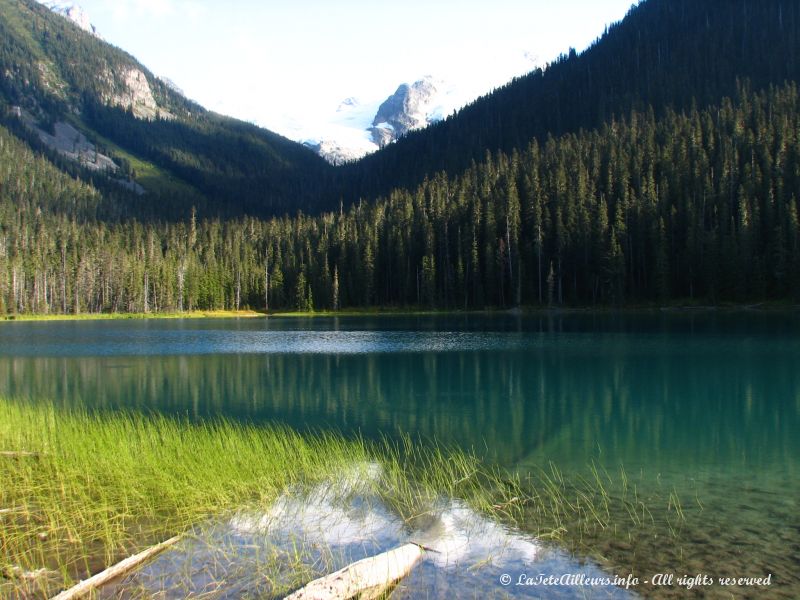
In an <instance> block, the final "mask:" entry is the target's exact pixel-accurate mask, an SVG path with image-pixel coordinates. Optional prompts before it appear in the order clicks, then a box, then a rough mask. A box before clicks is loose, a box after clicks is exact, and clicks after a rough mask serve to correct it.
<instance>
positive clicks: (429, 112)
mask: <svg viewBox="0 0 800 600" xmlns="http://www.w3.org/2000/svg"><path fill="white" fill-rule="evenodd" d="M470 99H471V98H464V95H463V94H459V93H458V92H457V90H456V89H455V87H453V86H449V85H447V84H446V83H445V82H444V81H441V80H437V79H434V78H433V77H429V76H428V77H424V78H422V79H420V80H418V81H415V82H413V83H410V84H409V83H403V84H401V85H400V86H399V87H398V88H397V90H396V91H395V92H394V94H392V95H390V96H389V97H387V98H386V99H384V100H383V101H381V100H372V101H368V102H362V101H361V100H359V99H358V98H353V97H350V98H345V99H344V100H342V101H341V102H340V103H339V105H338V106H337V107H336V109H335V110H333V111H330V112H328V113H327V114H323V115H321V116H320V118H319V119H318V123H317V124H316V125H311V124H306V125H305V126H303V127H302V128H299V129H300V130H301V131H302V133H301V131H300V130H298V131H292V132H291V133H289V136H290V137H293V138H294V139H300V140H302V141H303V143H304V144H305V145H306V146H308V147H309V148H312V149H313V150H314V151H316V152H317V153H319V154H320V155H321V156H322V157H323V158H325V159H327V160H328V161H329V162H331V163H334V164H339V163H342V162H346V161H350V160H356V159H358V158H361V157H362V156H364V155H366V154H369V153H370V152H375V151H376V150H378V149H379V148H381V147H383V146H385V145H386V144H390V143H392V142H394V141H395V140H397V139H398V138H399V137H401V136H403V135H405V134H406V133H408V132H409V131H413V130H415V129H421V128H423V127H426V126H428V125H430V124H431V123H434V122H436V121H440V120H442V119H444V118H446V117H447V116H449V115H450V114H451V113H452V112H453V111H455V110H456V109H457V108H459V107H461V106H463V105H464V104H466V103H467V102H468V101H469V100H470Z"/></svg>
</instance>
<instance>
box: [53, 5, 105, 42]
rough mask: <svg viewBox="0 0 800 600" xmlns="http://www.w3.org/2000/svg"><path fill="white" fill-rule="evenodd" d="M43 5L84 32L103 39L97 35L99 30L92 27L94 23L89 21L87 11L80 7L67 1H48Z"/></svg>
mask: <svg viewBox="0 0 800 600" xmlns="http://www.w3.org/2000/svg"><path fill="white" fill-rule="evenodd" d="M42 4H44V5H45V6H46V7H47V8H49V9H50V10H52V11H53V12H54V13H58V14H59V15H61V16H62V17H65V18H67V19H69V20H70V21H72V22H73V23H75V24H76V25H77V26H78V27H80V28H81V29H83V30H84V31H87V32H89V33H91V34H92V35H94V36H96V37H98V38H100V39H103V38H102V36H101V35H100V34H99V33H97V28H96V27H95V26H94V25H92V22H91V21H90V20H89V15H87V14H86V11H85V10H83V8H82V7H81V6H80V5H78V4H75V3H74V2H68V1H65V0H46V1H44V2H42Z"/></svg>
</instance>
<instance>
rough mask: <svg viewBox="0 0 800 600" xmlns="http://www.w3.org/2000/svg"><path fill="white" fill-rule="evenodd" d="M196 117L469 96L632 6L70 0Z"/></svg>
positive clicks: (590, 34)
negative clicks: (402, 89)
mask: <svg viewBox="0 0 800 600" xmlns="http://www.w3.org/2000/svg"><path fill="white" fill-rule="evenodd" d="M78 2H79V3H80V4H81V6H82V7H83V8H84V9H85V11H86V12H87V13H88V15H89V17H90V19H91V21H92V23H93V24H94V25H95V26H96V27H97V29H98V31H99V32H100V33H101V35H103V37H104V38H105V39H106V40H107V41H109V42H111V43H113V44H115V45H117V46H119V47H121V48H123V49H125V50H127V51H128V52H130V53H131V54H133V55H134V56H136V57H137V58H138V59H139V60H140V61H141V62H142V63H144V64H145V65H147V67H148V68H150V69H151V70H152V71H153V72H155V73H156V74H158V75H162V76H166V77H169V78H170V79H172V80H173V81H174V82H175V83H176V84H178V85H179V86H180V87H181V88H182V89H183V90H184V91H185V92H186V95H187V96H189V97H190V98H192V99H194V100H197V101H198V102H200V103H201V104H203V105H204V106H206V107H207V108H210V109H213V110H217V111H219V112H222V113H225V114H230V115H232V116H236V117H238V118H242V119H246V120H249V121H253V122H257V123H259V124H261V125H263V126H266V127H269V128H271V129H275V130H277V131H281V132H287V131H288V128H291V126H292V123H294V124H295V125H296V124H297V123H302V122H304V121H309V122H312V121H314V119H316V118H317V117H318V115H319V114H321V113H324V112H325V111H329V110H331V107H334V108H335V106H336V105H338V103H339V102H340V101H341V100H343V99H344V98H347V97H351V96H354V97H357V98H359V99H362V100H367V101H369V100H374V99H378V98H380V99H383V98H386V97H387V96H388V95H389V94H391V93H392V92H393V91H394V90H395V89H396V88H397V86H398V85H399V84H400V83H403V82H413V81H415V80H417V79H420V78H421V77H423V76H425V75H432V76H434V77H436V78H439V79H443V80H445V81H447V82H448V83H450V84H452V85H454V86H455V87H457V88H458V89H459V93H460V94H462V95H463V96H464V98H465V100H467V99H471V97H475V96H477V95H479V94H481V93H485V92H488V91H489V90H491V89H492V88H493V87H496V86H498V85H501V84H502V83H504V82H506V81H508V80H509V79H510V78H511V77H513V76H515V75H519V74H522V73H524V72H527V71H528V70H530V69H531V68H532V67H533V66H535V64H544V63H546V62H548V61H550V60H552V59H553V58H555V57H556V56H557V55H558V54H559V53H560V52H564V51H566V50H567V49H568V48H569V47H575V48H577V49H578V50H581V49H583V48H585V47H586V46H587V45H588V44H589V43H591V42H592V41H593V40H594V39H595V38H596V37H597V36H598V35H600V34H601V33H602V31H603V28H604V27H605V25H606V24H608V23H611V22H613V21H617V20H619V19H621V18H622V17H623V16H624V15H625V13H626V12H627V11H628V9H629V8H630V6H631V0H602V1H601V0H597V1H591V0H572V1H569V0H547V1H541V0H527V1H524V0H493V1H492V2H486V1H483V2H478V1H474V0H458V1H451V0H443V1H436V0H405V1H404V2H383V1H380V0H372V1H368V0H336V1H330V0H327V1H323V0H294V1H292V0H285V1H281V2H277V1H272V0H267V1H257V0H230V1H227V2H222V1H214V0H78Z"/></svg>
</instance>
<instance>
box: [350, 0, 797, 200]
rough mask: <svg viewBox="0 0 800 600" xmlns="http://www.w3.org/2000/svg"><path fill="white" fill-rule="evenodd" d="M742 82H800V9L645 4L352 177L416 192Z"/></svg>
mask: <svg viewBox="0 0 800 600" xmlns="http://www.w3.org/2000/svg"><path fill="white" fill-rule="evenodd" d="M744 79H747V80H749V81H750V82H751V84H752V86H753V89H754V90H759V89H764V88H766V87H767V86H768V85H770V84H772V83H775V84H782V83H783V82H784V81H786V80H790V81H798V80H800V2H797V0H768V1H765V2H756V1H753V0H739V1H736V2H734V1H728V0H723V1H718V0H647V1H646V2H642V3H640V4H638V5H636V6H633V7H632V8H631V10H630V11H629V13H628V15H627V16H626V17H625V19H624V20H623V21H621V22H619V23H617V24H614V25H612V26H611V27H609V28H608V29H607V31H606V32H605V33H604V34H603V35H602V36H601V37H600V38H599V39H598V40H597V41H596V42H595V43H594V44H593V45H592V46H591V47H590V48H589V49H587V50H586V51H584V52H582V53H581V54H576V53H575V51H574V50H570V51H569V52H568V53H566V54H563V55H562V56H561V57H559V58H558V59H557V60H556V61H555V62H553V63H552V64H550V65H548V66H547V68H545V69H537V70H535V71H533V72H531V73H529V74H527V75H525V76H523V77H520V78H517V79H516V80H514V81H512V82H511V83H509V84H507V85H505V86H503V87H501V88H499V89H497V90H494V91H493V92H492V93H491V94H488V95H487V96H484V97H483V98H480V99H478V100H476V101H475V102H474V103H472V104H471V105H469V106H467V107H465V108H463V109H461V110H459V111H458V113H457V114H456V115H454V116H452V117H451V118H449V119H447V120H445V121H443V122H440V123H438V124H436V125H433V126H431V127H428V128H426V129H424V130H422V131H416V132H411V133H410V134H408V135H407V136H406V137H405V138H404V139H402V140H400V141H398V142H397V143H396V144H392V145H390V146H388V147H386V148H385V149H384V150H383V151H382V152H379V153H376V154H374V155H371V156H368V157H366V158H365V159H363V160H361V161H359V162H357V163H354V164H352V165H349V166H347V167H346V169H347V171H348V176H349V177H351V178H352V179H353V180H354V181H353V184H356V183H357V184H358V186H359V187H358V193H359V194H360V195H362V196H365V197H368V196H374V195H376V194H382V193H386V192H388V190H389V189H390V188H392V187H414V186H416V185H418V184H419V183H421V182H422V180H423V179H424V178H425V176H429V175H430V174H431V173H435V172H437V171H446V172H448V173H452V174H456V173H460V172H461V171H463V170H464V169H466V168H467V167H468V166H469V164H470V161H473V160H475V161H480V160H483V157H484V153H485V152H486V151H487V150H489V151H491V152H496V151H497V150H502V151H503V152H505V153H511V151H512V150H513V149H514V148H517V149H522V148H525V147H526V146H527V144H528V143H529V142H530V140H531V139H534V138H536V139H537V140H538V141H539V143H544V142H545V141H546V140H547V136H548V135H556V136H557V135H561V134H564V133H570V132H571V133H578V132H579V131H580V130H581V129H584V130H591V129H595V128H598V127H601V126H602V125H603V124H605V123H607V122H610V121H611V120H613V119H620V118H625V117H626V116H627V115H628V114H630V112H631V111H632V110H635V111H638V112H647V111H648V110H649V109H650V108H651V107H652V109H653V110H654V111H655V115H656V117H661V116H663V115H665V114H666V112H667V111H668V110H669V109H672V110H675V111H683V110H689V109H691V107H692V106H693V105H695V106H697V107H698V108H702V107H705V106H709V105H712V104H719V102H720V101H721V99H722V98H723V97H725V96H728V97H733V96H734V95H735V94H736V82H737V80H744Z"/></svg>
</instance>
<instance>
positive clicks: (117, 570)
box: [51, 535, 182, 600]
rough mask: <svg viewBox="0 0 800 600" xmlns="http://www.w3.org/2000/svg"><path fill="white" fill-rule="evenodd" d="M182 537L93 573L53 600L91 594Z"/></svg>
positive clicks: (71, 599) (69, 599)
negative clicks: (95, 573)
mask: <svg viewBox="0 0 800 600" xmlns="http://www.w3.org/2000/svg"><path fill="white" fill-rule="evenodd" d="M181 538H182V536H180V535H178V536H175V537H173V538H170V539H168V540H167V541H165V542H161V543H160V544H156V545H155V546H151V547H150V548H148V549H147V550H144V551H142V552H139V554H134V555H133V556H129V557H128V558H126V559H125V560H122V561H120V562H118V563H117V564H115V565H113V566H111V567H108V568H107V569H106V570H105V571H101V572H100V573H98V574H97V575H93V576H91V577H90V578H89V579H85V580H84V581H81V582H80V583H79V584H78V585H76V586H74V587H71V588H70V589H68V590H64V591H63V592H61V593H60V594H59V595H58V596H54V597H53V598H52V599H51V600H73V599H74V598H82V597H84V596H86V595H88V594H91V593H92V592H94V591H95V590H96V589H97V588H99V587H101V586H103V585H105V584H106V583H108V582H109V581H111V580H112V579H116V578H117V577H121V576H123V575H127V574H128V573H129V572H130V571H132V570H133V569H135V568H136V567H138V566H139V565H141V564H142V563H143V562H145V561H147V560H148V559H150V558H152V557H154V556H155V555H156V554H159V553H160V552H163V551H164V550H166V549H167V548H169V547H170V546H172V545H173V544H175V543H176V542H178V540H180V539H181Z"/></svg>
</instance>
